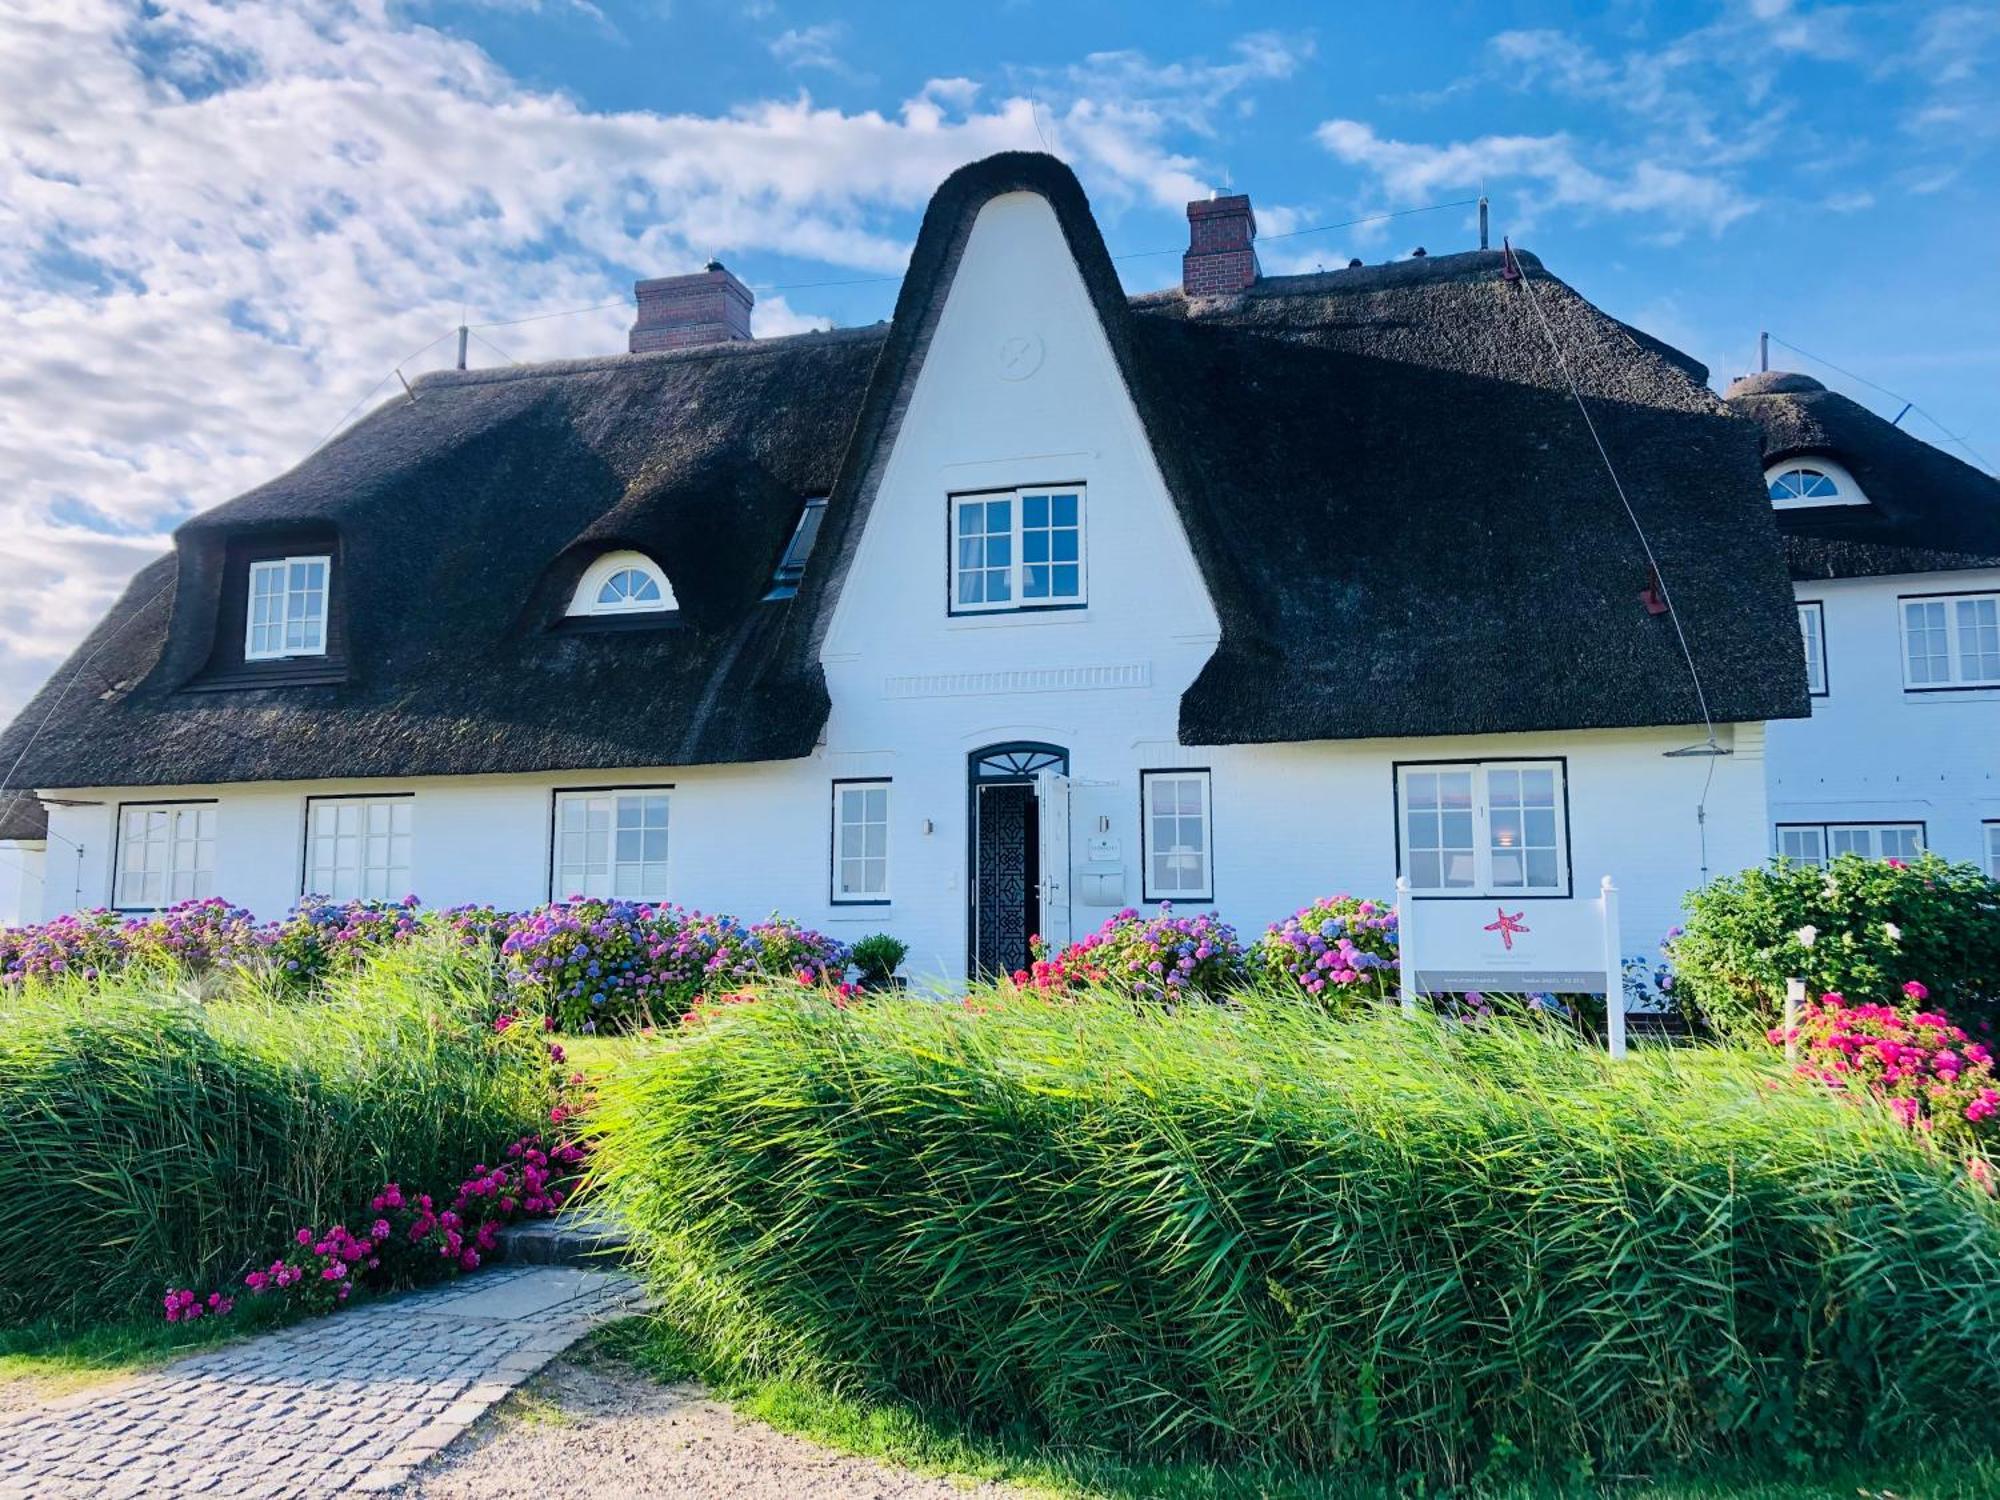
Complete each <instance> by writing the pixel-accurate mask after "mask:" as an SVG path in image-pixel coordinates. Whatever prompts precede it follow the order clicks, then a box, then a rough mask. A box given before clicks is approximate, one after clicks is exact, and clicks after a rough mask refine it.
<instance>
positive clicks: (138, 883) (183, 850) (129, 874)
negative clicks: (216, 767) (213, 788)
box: [111, 802, 216, 911]
mask: <svg viewBox="0 0 2000 1500" xmlns="http://www.w3.org/2000/svg"><path fill="white" fill-rule="evenodd" d="M215 826H216V807H215V804H214V803H213V802H135V803H127V804H125V805H124V806H123V807H121V808H119V809H118V861H117V863H118V873H117V877H116V879H115V880H114V881H113V882H112V889H113V900H112V903H111V904H112V905H113V906H116V907H118V908H120V909H121V910H126V911H151V910H156V909H158V908H160V907H163V906H172V905H174V904H175V903H176V902H180V901H198V900H201V899H202V898H204V897H207V896H212V895H214V894H215Z"/></svg>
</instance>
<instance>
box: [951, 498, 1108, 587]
mask: <svg viewBox="0 0 2000 1500" xmlns="http://www.w3.org/2000/svg"><path fill="white" fill-rule="evenodd" d="M1083 506H1084V492H1083V487H1082V486H1081V485H1064V486H1060V487H1052V488H1048V489H1023V490H1001V491H994V492H986V493H982V494H977V495H954V496H953V497H952V500H951V549H952V550H951V611H952V613H953V614H986V613H992V612H994V611H996V610H1012V609H1073V608H1076V607H1077V606H1079V605H1081V604H1083V603H1084V601H1085V579H1084V569H1083Z"/></svg>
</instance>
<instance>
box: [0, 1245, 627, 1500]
mask: <svg viewBox="0 0 2000 1500" xmlns="http://www.w3.org/2000/svg"><path fill="white" fill-rule="evenodd" d="M642 1302H643V1295H642V1293H641V1292H640V1289H639V1286H638V1283H636V1282H635V1281H633V1280H632V1278H631V1277H629V1276H626V1275H623V1274H621V1273H619V1272H614V1271H584V1270H574V1269H570V1268H567V1267H555V1266H521V1267H512V1266H509V1267H502V1268H498V1269H494V1270H489V1271H482V1272H480V1273H479V1274H478V1275H476V1276H471V1277H467V1278H466V1279H465V1280H463V1281H457V1282H452V1283H450V1284H448V1285H445V1286H441V1287H434V1288H431V1289H429V1290H426V1291H420V1292H412V1293H409V1294H407V1295H404V1296H400V1297H393V1298H388V1299H385V1300H383V1301H380V1302H371V1303H368V1304H366V1305H365V1306H361V1307H356V1308H353V1309H351V1310H349V1311H346V1312H341V1313H337V1314H335V1315H333V1316H332V1317H326V1318H316V1319H313V1320H311V1321H309V1322H305V1323H300V1324H297V1325H295V1326H293V1327H291V1328H287V1329H284V1330H282V1331H281V1332H278V1333H271V1334H266V1335H264V1336H262V1337H260V1338H255V1339H251V1340H249V1341H247V1342H245V1343H241V1344H233V1345H229V1346H226V1347H224V1348H219V1349H214V1350H210V1351H207V1352H204V1353H201V1354H195V1355H190V1356H189V1357H187V1358H186V1359H182V1360H179V1361H177V1362H176V1363H174V1364H171V1365H168V1366H165V1367H164V1368H162V1369H159V1370H154V1371H151V1372H149V1373H147V1374H145V1375H141V1376H138V1377H136V1378H134V1379H131V1380H127V1381H124V1382H122V1383H120V1384H117V1385H112V1386H100V1387H96V1388H94V1389H91V1390H85V1391H79V1392H76V1393H75V1394H73V1395H69V1396H65V1397H62V1398H60V1399H58V1400H56V1401H52V1402H49V1403H47V1404H45V1405H42V1406H38V1407H32V1408H29V1409H28V1410H25V1411H19V1412H15V1413H12V1414H10V1415H8V1416H5V1417H0V1500H16V1497H21V1500H28V1497H33V1500H66V1497H71V1496H76V1497H82V1496H91V1497H93V1500H95V1497H105V1500H114V1497H122V1496H134V1497H136V1496H153V1495H163V1496H165V1495H174V1496H179V1495H207V1496H217V1497H221V1496H244V1497H251V1496H256V1497H272V1500H275V1497H278V1496H288V1495H312V1496H315V1497H324V1496H336V1495H351V1494H375V1493H381V1492H384V1491H388V1490H393V1489H395V1488H396V1487H397V1486H398V1485H400V1484H402V1483H403V1482H404V1481H405V1480H407V1479H408V1478H409V1477H410V1474H411V1471H412V1470H414V1469H415V1468H416V1467H417V1466H418V1465H419V1464H422V1463H424V1462H425V1461H426V1460H428V1459H430V1458H431V1457H433V1456H434V1455H435V1454H436V1453H437V1452H438V1451H439V1450H440V1449H442V1448H443V1447H444V1446H445V1445H446V1444H448V1443H450V1442H451V1441H452V1439H453V1438H456V1437H457V1436H458V1435H459V1434H460V1433H462V1432H464V1431H465V1429H466V1428H467V1427H469V1426H471V1425H472V1423H473V1422H474V1421H476V1420H477V1419H478V1418H479V1417H480V1415H481V1414H482V1413H484V1412H485V1410H486V1409H487V1408H488V1407H489V1406H491V1405H492V1404H493V1403H494V1402H496V1401H498V1400H499V1399H500V1398H501V1397H503V1396H505V1395H506V1394H507V1393H508V1392H509V1391H511V1390H513V1389H514V1387H515V1386H517V1385H520V1384H521V1383H522V1382H523V1381H525V1380H526V1379H527V1378H528V1377H529V1376H530V1375H532V1374H534V1373H535V1372H536V1371H537V1370H539V1369H540V1368H541V1367H542V1366H543V1365H545V1364H547V1363H548V1362H549V1361H550V1360H551V1359H553V1358H555V1356H556V1355H558V1354H560V1353H561V1352H562V1351H563V1350H565V1349H567V1348H568V1347H569V1346H570V1345H571V1344H574V1343H575V1342H576V1341H577V1340H578V1339H580V1338H582V1337H583V1335H584V1334H585V1333H587V1332H589V1331H590V1329H591V1328H592V1327H593V1326H594V1325H595V1324H597V1323H599V1322H602V1321H603V1320H605V1319H607V1318H611V1317H616V1316H619V1315H621V1314H623V1313H627V1312H631V1311H635V1310H637V1309H638V1307H639V1306H640V1305H641V1304H642Z"/></svg>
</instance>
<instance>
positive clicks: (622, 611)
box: [568, 552, 681, 615]
mask: <svg viewBox="0 0 2000 1500" xmlns="http://www.w3.org/2000/svg"><path fill="white" fill-rule="evenodd" d="M680 607H681V606H680V601H679V600H678V599H676V598H675V597H674V586H673V585H672V584H671V583H669V582H667V575H666V574H665V573H664V572H662V571H661V570H660V565H659V564H658V563H656V562H654V561H653V560H652V559H651V558H650V557H648V556H646V554H645V553H643V552H607V553H605V554H604V555H603V556H602V557H600V558H598V559H597V561H595V562H593V563H592V564H591V565H590V566H589V567H587V568H585V569H584V570H583V577H581V578H579V579H578V580H577V583H576V592H575V593H574V594H572V595H570V600H569V610H568V613H569V614H572V615H648V614H661V613H664V612H665V611H667V610H670V609H679V608H680Z"/></svg>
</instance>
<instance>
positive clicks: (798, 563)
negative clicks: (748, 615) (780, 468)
mask: <svg viewBox="0 0 2000 1500" xmlns="http://www.w3.org/2000/svg"><path fill="white" fill-rule="evenodd" d="M825 519H826V496H824V495H820V496H816V497H815V498H813V499H811V500H808V501H806V503H805V508H804V509H803V510H801V511H800V512H799V524H798V525H797V526H796V527H794V528H793V530H792V539H791V540H790V541H789V542H787V543H785V555H784V556H783V557H781V558H779V559H778V566H777V567H776V568H774V569H772V571H771V591H770V592H769V593H767V594H766V595H764V597H765V598H766V599H790V598H791V597H792V596H793V595H795V594H797V593H798V591H799V580H800V579H802V578H804V577H805V576H806V559H807V558H809V557H811V556H812V549H813V543H815V542H817V541H818V540H819V528H820V523H821V522H822V521H824V520H825Z"/></svg>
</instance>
